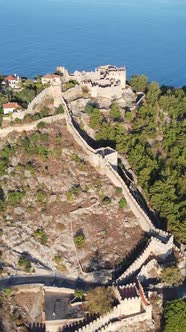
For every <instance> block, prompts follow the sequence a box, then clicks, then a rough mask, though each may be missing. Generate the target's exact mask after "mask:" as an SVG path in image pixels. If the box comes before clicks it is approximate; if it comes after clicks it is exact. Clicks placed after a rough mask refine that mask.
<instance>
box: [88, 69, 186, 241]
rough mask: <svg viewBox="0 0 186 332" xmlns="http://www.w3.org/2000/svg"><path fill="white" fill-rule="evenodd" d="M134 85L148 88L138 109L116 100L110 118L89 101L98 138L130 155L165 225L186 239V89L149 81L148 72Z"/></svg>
mask: <svg viewBox="0 0 186 332" xmlns="http://www.w3.org/2000/svg"><path fill="white" fill-rule="evenodd" d="M131 84H132V85H133V88H134V87H135V90H136V91H138V90H142V91H145V92H146V99H145V102H144V103H143V105H141V106H139V107H138V109H136V110H134V111H133V112H130V111H129V110H126V111H125V113H123V112H120V110H119V107H117V104H116V103H113V105H112V108H111V111H110V114H109V117H107V118H106V117H103V115H102V114H101V113H100V112H98V109H97V108H95V107H94V106H92V107H91V105H90V104H89V105H88V106H87V107H86V109H85V112H86V113H87V114H89V116H90V126H91V127H92V128H94V129H95V130H96V136H95V137H96V140H97V141H99V142H100V143H101V144H102V143H103V142H106V143H107V144H110V145H111V146H113V147H114V148H116V150H117V151H118V152H119V153H121V154H124V155H125V156H126V157H127V159H128V160H129V163H130V164H131V166H132V168H133V170H134V171H135V173H136V175H137V178H138V184H139V185H140V186H141V187H142V188H143V193H144V196H145V198H146V200H147V201H148V202H149V205H150V206H152V208H153V209H154V210H155V211H156V213H157V214H158V215H159V217H160V219H161V221H162V227H164V228H167V229H168V230H170V231H172V232H173V234H174V235H175V237H176V239H177V240H178V241H186V223H185V212H186V200H185V192H186V179H185V166H186V160H185V156H186V146H185V118H184V117H185V114H186V94H185V91H184V89H174V88H167V87H162V88H160V87H159V85H158V84H157V83H156V82H151V83H150V84H147V79H145V77H144V76H143V75H142V76H139V77H137V76H135V78H134V77H133V78H132V79H131Z"/></svg>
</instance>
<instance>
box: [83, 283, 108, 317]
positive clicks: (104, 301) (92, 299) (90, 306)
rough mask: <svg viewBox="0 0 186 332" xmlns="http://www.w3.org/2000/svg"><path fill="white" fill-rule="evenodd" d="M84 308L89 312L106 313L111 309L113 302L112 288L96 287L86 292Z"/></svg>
mask: <svg viewBox="0 0 186 332" xmlns="http://www.w3.org/2000/svg"><path fill="white" fill-rule="evenodd" d="M86 301H87V304H86V309H87V310H88V311H89V312H90V313H92V314H93V313H98V314H100V315H103V314H106V313H107V312H108V311H110V310H111V308H112V306H113V302H114V294H113V291H112V288H104V287H96V288H94V289H92V290H89V291H88V292H87V296H86Z"/></svg>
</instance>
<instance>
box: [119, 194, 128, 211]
mask: <svg viewBox="0 0 186 332" xmlns="http://www.w3.org/2000/svg"><path fill="white" fill-rule="evenodd" d="M126 206H127V202H126V199H125V198H124V197H123V198H121V199H120V200H119V208H120V209H124V208H125V207H126Z"/></svg>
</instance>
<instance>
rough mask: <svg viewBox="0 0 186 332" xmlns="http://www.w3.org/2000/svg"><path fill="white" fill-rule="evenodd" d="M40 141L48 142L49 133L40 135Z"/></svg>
mask: <svg viewBox="0 0 186 332" xmlns="http://www.w3.org/2000/svg"><path fill="white" fill-rule="evenodd" d="M40 140H41V142H47V141H48V134H47V133H42V134H40Z"/></svg>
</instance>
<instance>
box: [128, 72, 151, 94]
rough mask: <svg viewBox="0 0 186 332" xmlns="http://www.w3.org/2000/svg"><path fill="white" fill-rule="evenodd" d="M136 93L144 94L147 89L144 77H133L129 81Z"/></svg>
mask: <svg viewBox="0 0 186 332" xmlns="http://www.w3.org/2000/svg"><path fill="white" fill-rule="evenodd" d="M129 83H130V85H131V87H132V88H133V90H134V91H136V92H144V91H145V90H146V88H147V77H146V76H145V75H133V76H131V79H130V81H129Z"/></svg>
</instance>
